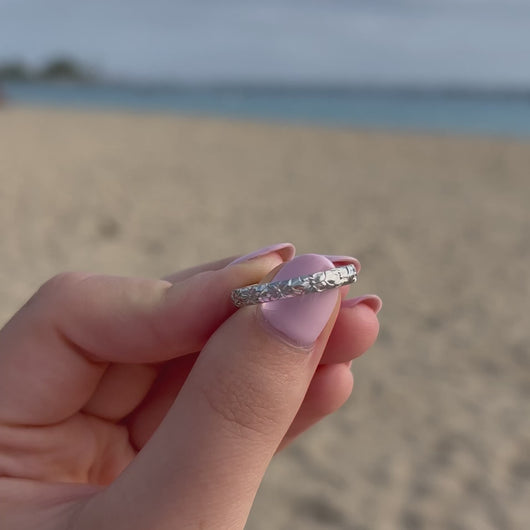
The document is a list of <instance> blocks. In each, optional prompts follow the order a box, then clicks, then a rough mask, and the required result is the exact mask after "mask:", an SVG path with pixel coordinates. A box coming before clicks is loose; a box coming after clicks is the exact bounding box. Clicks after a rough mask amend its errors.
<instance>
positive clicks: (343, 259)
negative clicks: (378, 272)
mask: <svg viewBox="0 0 530 530" xmlns="http://www.w3.org/2000/svg"><path fill="white" fill-rule="evenodd" d="M326 258H328V259H329V261H332V262H333V265H339V266H340V265H349V264H350V263H351V264H352V265H353V266H354V267H355V270H356V271H357V272H359V271H360V270H361V262H360V261H359V260H358V259H357V258H353V257H352V256H326Z"/></svg>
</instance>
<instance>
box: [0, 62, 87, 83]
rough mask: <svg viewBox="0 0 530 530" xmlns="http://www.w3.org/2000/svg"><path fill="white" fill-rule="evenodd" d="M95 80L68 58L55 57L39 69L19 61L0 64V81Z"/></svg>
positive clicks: (84, 69)
mask: <svg viewBox="0 0 530 530" xmlns="http://www.w3.org/2000/svg"><path fill="white" fill-rule="evenodd" d="M94 78H95V75H94V73H93V72H91V71H90V70H89V69H88V68H86V67H85V66H83V65H81V64H79V63H77V62H76V61H75V60H73V59H70V58H68V57H57V58H54V59H51V60H49V61H47V62H46V63H45V64H44V65H43V66H42V67H40V68H30V67H28V66H27V65H26V64H25V63H23V62H21V61H8V62H5V63H0V81H90V80H93V79H94Z"/></svg>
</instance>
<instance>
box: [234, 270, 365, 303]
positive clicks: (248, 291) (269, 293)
mask: <svg viewBox="0 0 530 530" xmlns="http://www.w3.org/2000/svg"><path fill="white" fill-rule="evenodd" d="M356 281H357V270H356V269H355V267H354V266H353V265H351V264H350V265H344V266H342V267H336V268H334V269H329V270H327V271H321V272H315V273H314V274H309V275H307V276H297V277H296V278H290V279H289V280H281V281H277V282H270V283H256V284H253V285H247V286H246V287H240V288H239V289H234V290H233V291H232V295H231V298H232V301H233V302H234V304H235V305H236V307H243V306H246V305H255V304H264V303H265V302H274V301H276V300H282V299H284V298H293V297H294V296H301V295H304V294H309V293H320V292H322V291H327V290H329V289H337V288H338V287H342V286H343V285H349V284H351V283H355V282H356Z"/></svg>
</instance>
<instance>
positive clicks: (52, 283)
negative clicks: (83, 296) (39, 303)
mask: <svg viewBox="0 0 530 530" xmlns="http://www.w3.org/2000/svg"><path fill="white" fill-rule="evenodd" d="M90 276H91V275H90V274H87V273H84V272H73V271H67V272H60V273H59V274H56V275H55V276H52V277H51V278H50V279H49V280H47V281H46V282H44V283H43V284H42V285H41V286H40V288H39V289H38V291H37V292H36V293H35V294H34V295H33V297H32V299H41V298H45V299H50V298H52V299H63V298H67V297H68V296H70V295H71V294H72V292H74V291H75V289H76V287H77V286H78V285H79V284H80V283H81V282H83V281H84V280H86V279H87V278H88V277H90Z"/></svg>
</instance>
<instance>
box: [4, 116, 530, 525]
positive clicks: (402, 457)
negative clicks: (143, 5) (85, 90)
mask: <svg viewBox="0 0 530 530" xmlns="http://www.w3.org/2000/svg"><path fill="white" fill-rule="evenodd" d="M0 179H1V180H0V183H1V186H0V234H1V241H2V258H1V266H0V320H1V321H2V322H4V321H5V320H6V319H7V318H8V317H9V316H10V315H11V314H12V313H13V312H14V311H15V310H16V309H17V308H18V307H19V306H20V305H21V304H22V303H23V302H24V301H25V300H26V299H27V297H28V296H29V295H30V294H31V293H32V292H33V291H34V290H35V289H36V288H37V287H38V286H39V285H40V284H41V283H42V282H43V281H44V280H46V279H47V278H48V277H50V276H52V275H54V274H55V273H57V272H59V271H62V270H71V269H79V270H88V271H98V272H107V273H116V274H126V275H149V276H155V277H156V276H161V275H164V274H166V273H169V272H171V271H173V270H177V269H180V268H181V267H185V266H188V265H192V264H195V263H197V262H202V261H205V260H210V259H215V258H218V257H222V256H225V255H231V254H235V253H243V252H247V251H252V250H254V249H256V248H259V247H260V246H263V245H267V244H270V243H274V242H280V241H289V240H290V241H293V242H294V243H295V244H296V245H297V247H298V252H299V253H303V252H321V253H330V254H352V255H355V256H357V257H358V258H359V259H360V260H361V262H362V265H363V267H362V272H361V274H360V279H359V283H358V284H357V285H356V286H354V288H353V291H354V293H355V294H364V293H368V292H376V293H378V294H380V295H381V297H382V298H383V300H384V304H385V305H384V307H383V310H382V312H381V314H380V317H381V333H380V338H379V341H378V343H377V345H376V346H375V347H374V348H373V351H371V352H370V353H369V354H367V355H366V356H364V357H362V358H360V359H359V360H356V361H355V362H354V365H353V370H354V372H355V379H356V380H355V390H354V395H353V397H352V398H351V400H350V401H349V402H348V403H347V405H345V406H344V408H343V409H342V410H341V411H340V412H339V413H337V414H335V415H334V416H333V417H330V418H328V419H327V420H326V421H324V422H322V423H321V424H320V425H319V426H317V427H316V428H314V429H313V430H312V431H311V432H309V433H307V434H306V435H305V437H303V438H302V439H300V440H299V441H298V442H297V443H295V444H294V445H292V446H291V447H290V448H289V449H288V450H287V451H285V452H284V453H283V454H281V455H280V456H278V457H277V458H276V459H275V461H274V463H273V465H272V467H271V469H270V471H269V473H268V474H267V476H266V480H265V483H264V484H263V487H262V488H261V490H260V492H259V494H258V498H257V501H256V504H255V507H254V510H253V512H252V514H251V517H250V520H249V523H248V529H250V530H276V529H278V530H293V529H303V530H312V529H317V528H318V529H321V528H324V529H348V530H361V529H362V530H387V529H388V530H395V529H410V530H416V529H429V530H437V529H448V530H464V529H473V530H483V529H484V530H485V529H491V530H504V529H514V530H520V529H523V528H528V524H529V521H530V503H529V502H528V501H529V499H530V332H529V327H528V322H529V318H528V309H529V301H530V275H529V273H528V271H529V265H530V214H529V205H530V143H524V142H523V141H516V140H508V139H503V140H502V139H493V138H489V139H486V138H466V137H449V136H436V135H428V134H416V135H414V134H391V133H382V132H354V131H347V130H333V129H326V128H317V127H315V128H310V127H299V126H287V125H272V124H267V125H265V124H254V123H246V122H232V121H228V120H210V119H202V118H201V119H192V118H181V117H173V116H171V117H170V116H164V115H151V114H126V113H107V112H82V111H70V110H61V111H59V110H44V109H29V108H16V107H13V108H7V109H2V110H1V111H0Z"/></svg>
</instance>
